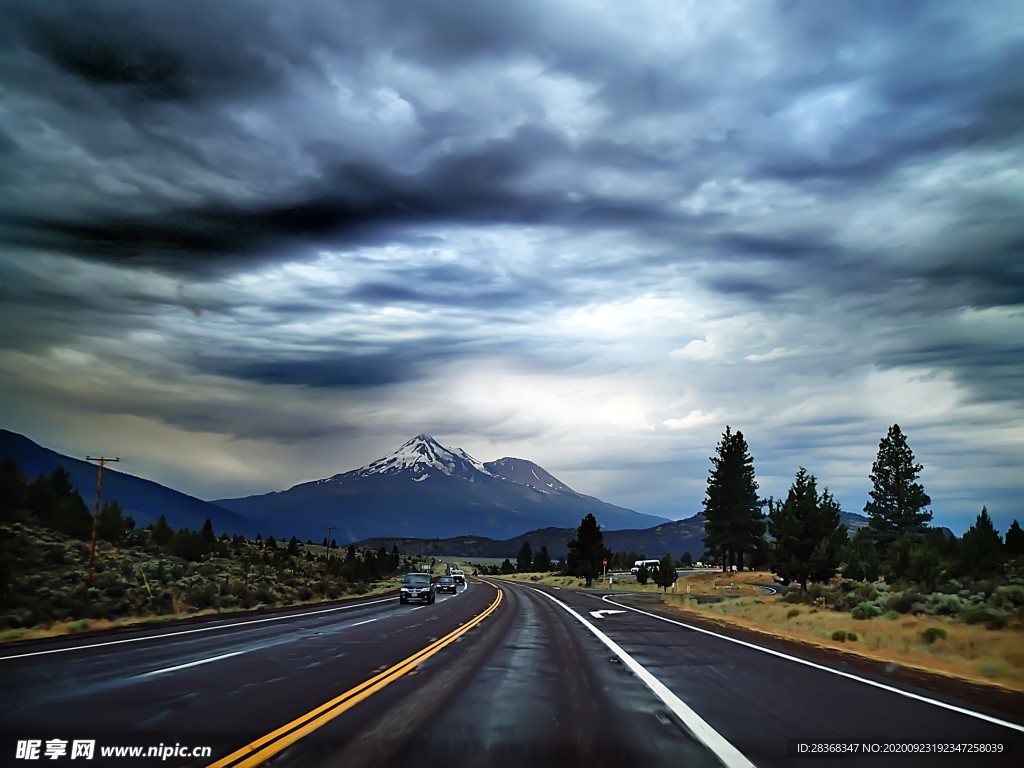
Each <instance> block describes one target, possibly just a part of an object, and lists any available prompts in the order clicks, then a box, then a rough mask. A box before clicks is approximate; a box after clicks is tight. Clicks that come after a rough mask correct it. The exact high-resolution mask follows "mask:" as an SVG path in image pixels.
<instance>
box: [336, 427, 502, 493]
mask: <svg viewBox="0 0 1024 768" xmlns="http://www.w3.org/2000/svg"><path fill="white" fill-rule="evenodd" d="M402 472H407V473H415V474H417V475H418V476H417V477H414V478H412V479H413V480H414V481H415V482H422V481H423V480H426V479H427V478H429V477H430V476H431V474H433V473H436V472H440V473H441V474H443V475H448V476H449V477H461V478H464V479H467V480H470V481H473V480H475V479H476V477H475V476H474V475H475V474H476V473H481V474H483V475H487V476H489V477H493V475H492V474H491V473H490V472H488V471H487V469H486V468H485V467H484V465H483V463H482V462H479V461H477V460H476V459H474V458H473V457H472V456H470V455H469V454H468V453H466V452H465V451H464V450H462V449H461V448H456V449H454V450H451V449H448V448H445V447H444V446H443V445H441V444H440V443H439V442H437V440H435V439H434V438H433V437H431V436H430V435H424V434H420V435H416V437H414V438H412V439H411V440H407V441H406V442H405V443H403V444H402V445H401V446H400V447H399V448H398V450H396V451H395V452H394V453H391V454H388V455H387V456H385V457H383V458H380V459H377V460H376V461H372V462H370V463H369V464H367V465H366V466H365V467H361V468H360V469H355V470H352V471H351V472H346V473H345V474H343V475H338V476H337V477H338V479H339V482H340V481H341V480H342V479H343V478H345V477H346V476H349V475H358V476H359V477H370V476H372V475H395V474H398V473H402Z"/></svg>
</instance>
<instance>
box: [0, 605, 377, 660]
mask: <svg viewBox="0 0 1024 768" xmlns="http://www.w3.org/2000/svg"><path fill="white" fill-rule="evenodd" d="M392 600H394V598H393V597H389V598H387V599H384V600H371V601H370V602H368V603H359V605H341V606H338V607H337V608H323V609H321V610H319V611H306V612H305V613H292V614H289V615H287V616H271V617H270V618H267V619H251V620H249V621H236V622H232V623H231V624H218V625H217V626H215V627H199V628H198V629H182V630H179V631H177V632H165V633H163V634H162V635H146V636H145V637H129V638H125V639H124V640H107V641H105V642H102V643H90V644H89V645H73V646H71V647H69V648H51V649H49V650H47V651H30V652H28V653H15V654H12V655H10V656H0V661H8V660H9V659H25V658H28V657H29V656H45V655H47V654H50V653H68V652H69V651H87V650H89V649H90V648H102V647H103V646H105V645H122V644H124V643H141V642H143V641H144V640H162V639H163V638H165V637H176V636H178V635H192V634H195V633H197V632H216V631H217V630H220V629H232V628H234V627H245V626H248V625H250V624H264V623H266V622H268V621H287V620H288V619H302V618H305V617H306V616H317V615H319V614H322V613H334V612H336V611H351V610H354V609H356V608H365V607H366V606H367V605H376V604H377V603H390V602H391V601H392Z"/></svg>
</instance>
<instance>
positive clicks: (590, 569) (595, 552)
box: [566, 513, 611, 587]
mask: <svg viewBox="0 0 1024 768" xmlns="http://www.w3.org/2000/svg"><path fill="white" fill-rule="evenodd" d="M609 555H611V552H610V551H609V550H608V549H607V548H606V547H605V546H604V534H602V533H601V528H600V526H599V525H598V524H597V518H596V517H594V515H593V514H591V513H588V514H587V515H586V516H585V517H584V518H583V519H582V520H581V521H580V525H579V528H577V529H576V538H574V539H573V540H572V541H570V542H569V554H568V556H567V557H566V572H567V573H568V574H569V575H570V576H581V577H582V578H583V579H585V580H586V582H587V586H588V587H589V586H590V585H591V584H593V583H594V577H595V576H596V575H597V574H599V573H600V572H601V561H602V560H603V559H604V558H606V557H608V556H609Z"/></svg>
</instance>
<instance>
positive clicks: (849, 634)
mask: <svg viewBox="0 0 1024 768" xmlns="http://www.w3.org/2000/svg"><path fill="white" fill-rule="evenodd" d="M846 639H847V640H849V641H850V642H851V643H856V642H857V633H856V632H847V633H846Z"/></svg>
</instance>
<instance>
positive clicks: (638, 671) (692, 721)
mask: <svg viewBox="0 0 1024 768" xmlns="http://www.w3.org/2000/svg"><path fill="white" fill-rule="evenodd" d="M530 589H532V590H533V591H534V592H539V593H540V594H542V595H544V597H546V598H547V599H548V600H551V601H552V602H553V603H555V605H558V606H559V607H561V608H562V610H564V611H565V612H566V613H568V614H569V615H570V616H572V617H573V618H575V619H576V620H577V621H579V622H580V623H581V624H582V625H583V626H584V627H586V628H587V629H589V630H590V631H591V632H593V633H594V635H595V636H596V637H597V639H598V640H600V641H601V642H602V643H604V644H605V645H606V646H608V648H609V650H611V652H612V653H614V654H615V655H616V656H618V657H619V658H620V659H622V662H623V663H624V664H625V665H626V666H627V667H629V670H630V671H631V672H632V673H633V674H635V675H636V676H637V677H638V678H640V680H641V681H642V682H643V683H644V685H646V686H647V687H648V688H650V689H651V691H652V692H653V693H654V695H655V696H657V697H658V698H659V699H661V700H662V701H663V702H664V703H665V706H667V707H668V708H669V709H670V710H672V712H673V713H674V714H675V716H676V717H678V718H679V720H680V721H681V722H682V723H683V725H684V726H686V728H687V729H688V730H689V731H690V733H692V734H693V735H694V737H696V738H697V739H698V740H699V741H700V742H701V743H702V744H703V745H704V746H705V747H707V748H708V749H710V750H711V751H712V752H714V753H715V756H716V757H718V759H719V760H721V761H722V763H723V764H724V765H725V766H726V767H727V768H754V764H753V763H752V762H750V760H748V759H747V757H746V756H745V755H744V754H743V753H742V752H740V751H739V750H738V749H736V747H734V746H733V745H732V744H731V743H730V742H729V741H727V740H726V738H725V737H724V736H722V734H720V733H719V732H718V731H716V730H715V729H714V728H712V727H711V726H710V725H708V723H707V721H706V720H704V718H702V717H701V716H700V715H698V714H697V713H696V712H694V711H693V710H692V709H690V707H689V706H687V704H686V703H685V702H684V701H683V700H682V699H680V698H679V697H678V696H676V695H675V694H674V693H672V691H671V690H669V688H668V686H666V685H665V684H664V683H663V682H661V681H660V680H659V679H658V678H656V677H655V676H654V675H652V674H651V673H650V672H649V671H648V670H647V668H646V667H644V666H643V665H642V664H640V662H638V661H637V660H636V659H634V658H633V657H632V656H630V655H629V654H628V653H626V651H625V650H623V649H622V648H621V647H620V646H619V645H618V644H617V643H615V641H614V640H612V639H611V638H610V637H608V635H606V634H605V633H604V632H602V631H601V630H599V629H598V628H597V627H595V626H594V625H593V624H591V623H590V622H589V621H587V620H586V619H585V618H584V617H583V616H582V615H581V614H579V613H578V612H577V611H575V610H573V609H572V608H570V607H569V606H568V605H566V604H565V603H563V602H562V601H561V600H559V599H558V598H557V597H555V596H554V595H549V594H548V593H547V592H545V591H544V590H541V589H537V588H536V587H530Z"/></svg>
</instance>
